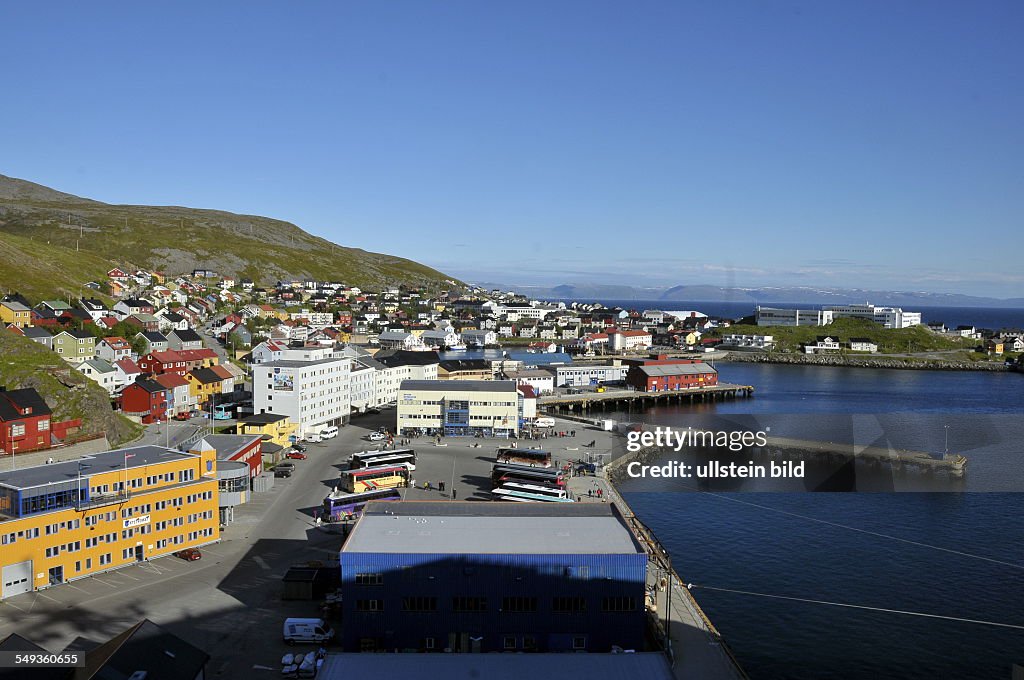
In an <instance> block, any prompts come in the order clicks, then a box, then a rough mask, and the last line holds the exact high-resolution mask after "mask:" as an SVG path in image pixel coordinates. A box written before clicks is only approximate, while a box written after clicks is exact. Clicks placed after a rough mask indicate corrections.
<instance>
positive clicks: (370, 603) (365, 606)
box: [356, 600, 384, 612]
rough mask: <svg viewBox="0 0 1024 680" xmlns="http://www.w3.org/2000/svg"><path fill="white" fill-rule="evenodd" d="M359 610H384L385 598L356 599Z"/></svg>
mask: <svg viewBox="0 0 1024 680" xmlns="http://www.w3.org/2000/svg"><path fill="white" fill-rule="evenodd" d="M356 611H357V612H379V611H384V600H356Z"/></svg>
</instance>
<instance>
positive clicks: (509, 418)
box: [396, 380, 522, 437]
mask: <svg viewBox="0 0 1024 680" xmlns="http://www.w3.org/2000/svg"><path fill="white" fill-rule="evenodd" d="M521 398H522V395H521V394H520V393H519V391H518V390H517V389H516V384H515V382H514V381H512V380H403V381H402V383H401V385H400V386H399V396H398V409H397V410H398V420H397V423H396V425H397V429H398V432H399V433H400V434H413V433H415V432H419V431H425V432H427V433H429V434H443V435H445V436H473V435H476V434H484V435H494V436H499V437H501V436H515V435H516V434H518V432H519V400H520V399H521Z"/></svg>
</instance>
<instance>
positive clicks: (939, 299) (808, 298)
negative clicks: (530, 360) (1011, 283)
mask: <svg viewBox="0 0 1024 680" xmlns="http://www.w3.org/2000/svg"><path fill="white" fill-rule="evenodd" d="M477 285H479V286H482V287H484V288H487V289H492V288H499V289H501V290H514V291H516V292H519V293H522V294H524V295H529V296H531V297H536V298H543V299H567V300H590V301H597V300H644V301H650V302H655V301H664V302H736V303H744V302H745V303H749V304H751V305H752V306H756V305H765V304H773V303H801V304H807V305H841V304H854V303H864V302H870V303H871V304H875V305H889V306H895V307H904V308H906V309H908V310H911V311H912V310H913V309H914V308H916V307H1024V298H1002V299H1001V298H993V297H979V296H974V295H960V294H957V293H927V292H922V291H891V290H867V289H862V288H818V287H812V286H763V287H759V288H739V287H737V288H726V287H723V286H704V285H681V286H673V287H671V288H668V289H665V288H637V287H633V286H621V285H606V284H565V285H561V286H554V287H548V286H516V285H508V284H498V283H479V284H477Z"/></svg>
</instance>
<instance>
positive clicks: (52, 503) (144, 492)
mask: <svg viewBox="0 0 1024 680" xmlns="http://www.w3.org/2000/svg"><path fill="white" fill-rule="evenodd" d="M79 475H81V476H80V477H79ZM47 480H50V481H47ZM217 506H218V491H217V462H216V453H215V452H201V453H200V454H199V455H195V454H188V453H181V452H178V451H174V450H173V449H165V448H163V447H157V446H139V447H134V448H130V449H123V450H120V451H108V452H105V453H99V454H94V455H91V456H85V457H83V458H82V459H81V460H80V461H67V462H64V463H55V464H51V465H43V466H37V467H35V468H24V469H22V470H14V471H10V472H6V473H2V474H0V544H2V545H0V566H2V567H3V568H4V581H5V582H4V583H0V598H3V597H7V596H10V595H12V594H17V592H19V590H20V589H25V588H26V587H27V584H25V583H21V584H18V583H16V581H17V580H18V579H17V578H16V574H17V573H19V572H21V573H29V572H30V574H31V577H30V578H31V589H32V590H35V589H38V588H45V587H48V586H51V585H57V584H59V583H63V582H66V581H70V580H74V579H76V578H80V577H83V576H88V575H90V574H94V573H97V572H101V571H106V570H108V569H114V568H117V567H122V566H127V565H129V564H134V563H137V562H142V561H145V560H149V559H152V558H154V557H160V556H162V555H167V554H170V553H173V552H176V551H178V550H183V549H185V548H191V547H196V546H201V545H205V544H207V543H211V542H214V541H217V540H220V530H219V526H220V520H219V514H218V507H217ZM29 567H30V569H29ZM12 574H14V575H12Z"/></svg>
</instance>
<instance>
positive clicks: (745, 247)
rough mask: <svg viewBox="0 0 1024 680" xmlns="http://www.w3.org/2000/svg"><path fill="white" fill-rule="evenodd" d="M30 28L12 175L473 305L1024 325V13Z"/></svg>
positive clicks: (9, 78) (91, 18)
mask: <svg viewBox="0 0 1024 680" xmlns="http://www.w3.org/2000/svg"><path fill="white" fill-rule="evenodd" d="M20 5H22V6H18V5H15V4H13V3H8V4H5V5H4V7H3V8H2V9H0V26H2V40H0V60H2V61H0V63H2V64H3V67H2V73H3V78H2V81H0V82H2V89H0V92H2V95H0V131H2V133H0V140H2V146H0V149H2V151H0V173H3V174H7V175H13V176H16V177H22V178H25V179H29V180H33V181H36V182H40V183H42V184H46V185H49V186H52V187H55V188H57V189H61V190H63V191H68V192H71V193H75V194H79V195H82V196H87V197H90V198H95V199H98V200H103V201H108V202H117V203H122V202H128V203H153V204H179V205H189V206H196V207H210V208H220V209H225V210H231V211H236V212H245V213H255V214H261V215H268V216H271V217H278V218H282V219H287V220H290V221H292V222H295V223H296V224H298V225H299V226H301V227H303V228H304V229H306V230H308V231H311V232H313V233H316V234H318V235H322V236H325V237H328V238H331V239H333V240H335V241H336V242H338V243H342V244H345V245H353V246H359V247H363V248H367V249H372V250H378V251H383V252H390V253H395V254H399V255H404V256H408V257H411V258H415V259H418V260H420V261H422V262H426V263H428V264H431V265H434V266H437V267H439V268H441V269H443V270H445V271H448V272H450V273H453V274H455V275H459V276H462V277H464V278H469V279H473V280H485V281H500V282H507V283H529V282H538V281H543V282H547V283H556V284H557V283H564V282H578V281H609V282H617V283H632V284H634V285H648V284H650V285H660V284H666V285H672V284H684V283H685V284H703V283H707V284H724V283H734V284H736V285H765V284H768V285H772V284H805V285H821V286H851V287H853V286H858V287H871V288H894V289H902V290H911V289H912V290H933V291H943V292H964V293H974V294H982V295H993V296H995V297H1010V296H1024V266H1022V265H1021V252H1022V245H1024V126H1022V125H1021V121H1024V87H1022V86H1021V80H1020V79H1021V74H1022V73H1024V41H1022V40H1021V35H1022V34H1024V3H1021V2H1019V0H1009V1H1002V2H1000V1H996V0H992V1H987V2H981V3H972V2H962V1H958V2H938V1H936V2H917V1H913V2H906V1H900V0H886V1H885V2H869V1H858V2H846V1H843V2H838V1H828V0H814V1H808V2H783V1H780V2H754V1H750V2H728V1H725V2H710V3H695V2H689V3H686V2H663V3H643V2H598V1H596V0H590V1H585V2H506V3H494V2H443V3H442V2H425V1H423V0H417V1H414V2H324V3H313V2H301V3H292V2H289V3H285V2H280V3H259V2H256V3H253V2H246V3H236V4H233V3H220V2H217V3H207V2H202V3H177V2H176V3H161V4H160V5H159V6H157V5H155V4H153V3H122V4H117V3H81V2H78V3H67V4H59V3H20Z"/></svg>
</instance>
